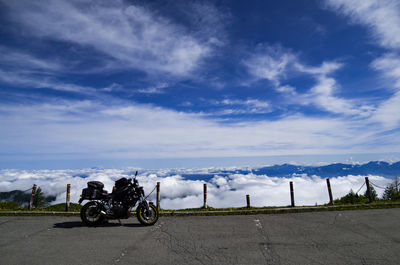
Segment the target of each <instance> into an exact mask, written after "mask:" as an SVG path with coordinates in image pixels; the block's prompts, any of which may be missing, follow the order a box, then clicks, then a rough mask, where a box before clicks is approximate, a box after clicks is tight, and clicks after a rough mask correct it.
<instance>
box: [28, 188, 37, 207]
mask: <svg viewBox="0 0 400 265" xmlns="http://www.w3.org/2000/svg"><path fill="white" fill-rule="evenodd" d="M36 188H37V186H36V184H33V187H32V194H31V201H30V202H29V210H32V209H33V199H34V198H35V194H36Z"/></svg>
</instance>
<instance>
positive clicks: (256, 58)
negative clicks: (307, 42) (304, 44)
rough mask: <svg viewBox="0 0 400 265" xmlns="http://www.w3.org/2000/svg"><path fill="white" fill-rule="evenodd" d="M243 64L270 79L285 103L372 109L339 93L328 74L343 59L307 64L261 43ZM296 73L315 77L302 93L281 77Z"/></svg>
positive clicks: (362, 112)
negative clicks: (260, 47)
mask: <svg viewBox="0 0 400 265" xmlns="http://www.w3.org/2000/svg"><path fill="white" fill-rule="evenodd" d="M244 64H245V66H246V67H247V68H248V70H249V72H250V73H251V74H252V75H253V76H254V78H256V79H261V80H262V79H264V80H265V79H266V80H269V81H271V82H272V84H273V85H274V87H275V90H276V91H278V92H280V93H282V94H283V95H284V96H286V102H285V103H289V104H295V105H310V104H311V105H314V106H317V107H319V108H320V109H323V110H325V111H328V112H331V113H335V114H345V115H357V116H360V117H367V116H369V115H370V112H371V111H372V110H373V107H372V106H364V105H362V104H361V103H359V102H357V101H356V100H349V99H345V98H343V97H340V96H339V95H338V94H339V92H340V89H339V86H338V85H337V82H336V80H335V79H334V78H333V77H331V76H330V75H332V74H333V73H334V72H335V71H337V70H339V69H340V68H342V67H343V64H342V63H338V62H323V63H322V64H321V65H320V66H308V65H306V64H304V63H302V62H301V61H300V59H299V58H298V56H296V55H295V54H294V53H292V52H291V51H290V50H285V49H283V48H282V47H280V46H262V49H259V48H258V49H257V51H256V52H255V53H254V54H253V55H252V56H250V59H249V60H246V61H244ZM299 74H300V75H310V76H312V77H313V78H314V79H315V80H316V84H315V85H314V86H312V87H311V88H310V89H309V91H307V92H305V93H299V92H297V91H296V89H295V88H294V87H292V86H290V85H285V84H283V83H284V80H286V79H289V78H290V77H291V76H292V75H299Z"/></svg>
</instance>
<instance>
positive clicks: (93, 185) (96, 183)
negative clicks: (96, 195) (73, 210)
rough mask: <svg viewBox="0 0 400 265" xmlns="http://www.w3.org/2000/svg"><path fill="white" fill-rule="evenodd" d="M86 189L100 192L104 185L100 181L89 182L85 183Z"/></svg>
mask: <svg viewBox="0 0 400 265" xmlns="http://www.w3.org/2000/svg"><path fill="white" fill-rule="evenodd" d="M87 186H88V188H92V189H97V190H102V189H103V188H104V184H103V183H102V182H100V181H89V182H88V183H87Z"/></svg>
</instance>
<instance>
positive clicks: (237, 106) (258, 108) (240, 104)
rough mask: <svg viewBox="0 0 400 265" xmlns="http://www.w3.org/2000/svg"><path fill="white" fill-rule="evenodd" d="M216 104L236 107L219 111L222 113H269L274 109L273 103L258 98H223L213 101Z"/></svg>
mask: <svg viewBox="0 0 400 265" xmlns="http://www.w3.org/2000/svg"><path fill="white" fill-rule="evenodd" d="M212 103H213V104H215V105H220V106H229V107H234V108H232V109H226V108H225V109H224V110H223V111H222V112H217V114H221V115H227V114H228V115H229V114H246V113H247V114H248V113H269V112H271V110H272V107H271V104H270V103H269V102H267V101H262V100H258V99H247V100H239V99H229V98H226V99H223V100H221V101H214V102H212Z"/></svg>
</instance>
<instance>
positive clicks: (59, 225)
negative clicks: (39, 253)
mask: <svg viewBox="0 0 400 265" xmlns="http://www.w3.org/2000/svg"><path fill="white" fill-rule="evenodd" d="M116 226H124V227H143V225H141V224H136V223H129V224H121V223H114V222H112V223H111V222H106V223H102V224H99V225H97V226H95V228H96V227H116ZM77 227H88V228H91V227H89V226H87V225H85V224H84V223H82V222H79V221H75V222H63V223H56V224H54V226H53V228H77Z"/></svg>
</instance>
